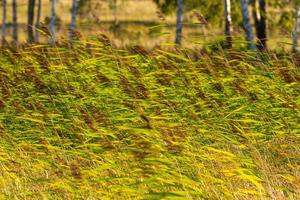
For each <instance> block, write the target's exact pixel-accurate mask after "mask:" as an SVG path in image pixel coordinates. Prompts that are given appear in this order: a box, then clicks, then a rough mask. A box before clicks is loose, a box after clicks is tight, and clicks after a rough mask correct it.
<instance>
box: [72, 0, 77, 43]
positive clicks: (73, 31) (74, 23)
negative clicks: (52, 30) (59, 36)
mask: <svg viewBox="0 0 300 200" xmlns="http://www.w3.org/2000/svg"><path fill="white" fill-rule="evenodd" d="M76 17H77V0H73V3H72V16H71V24H70V40H73V39H74V33H75V29H76Z"/></svg>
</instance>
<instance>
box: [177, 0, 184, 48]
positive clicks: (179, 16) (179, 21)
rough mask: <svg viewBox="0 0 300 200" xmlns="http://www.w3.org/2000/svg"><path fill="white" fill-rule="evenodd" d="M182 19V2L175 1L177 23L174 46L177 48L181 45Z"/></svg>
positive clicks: (179, 0)
mask: <svg viewBox="0 0 300 200" xmlns="http://www.w3.org/2000/svg"><path fill="white" fill-rule="evenodd" d="M182 17H183V0H177V22H176V39H175V44H176V45H178V46H180V45H181V36H182Z"/></svg>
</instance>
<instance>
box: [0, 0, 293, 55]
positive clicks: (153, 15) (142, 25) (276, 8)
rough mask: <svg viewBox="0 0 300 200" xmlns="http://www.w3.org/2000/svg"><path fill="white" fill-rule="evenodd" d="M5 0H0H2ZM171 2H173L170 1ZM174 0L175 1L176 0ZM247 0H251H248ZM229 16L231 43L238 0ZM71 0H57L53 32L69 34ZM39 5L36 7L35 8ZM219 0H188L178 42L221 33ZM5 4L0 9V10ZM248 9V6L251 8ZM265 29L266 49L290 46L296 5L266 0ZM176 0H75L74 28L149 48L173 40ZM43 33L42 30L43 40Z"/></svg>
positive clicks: (214, 39) (23, 5) (237, 36)
mask: <svg viewBox="0 0 300 200" xmlns="http://www.w3.org/2000/svg"><path fill="white" fill-rule="evenodd" d="M2 2H3V0H2V1H1V3H2ZM41 2H42V6H41V7H42V11H41V22H42V23H44V24H45V25H48V24H49V23H50V15H51V1H50V0H43V1H41ZM170 2H171V3H170ZM174 2H175V1H174ZM250 3H251V2H250ZM17 4H18V5H17V6H18V12H17V15H18V24H19V41H20V42H26V40H27V33H26V31H27V12H28V0H17ZM231 4H232V21H233V33H232V34H233V38H234V41H236V42H235V43H234V44H236V45H239V44H240V42H239V41H242V40H244V33H243V28H242V16H241V11H240V10H241V8H240V0H233V1H232V2H231ZM71 7H72V1H71V0H57V1H56V14H57V15H56V22H55V24H56V37H57V38H67V37H68V32H69V24H70V21H71V14H70V13H71ZM35 9H37V8H35ZM223 10H224V8H223V1H222V0H213V1H212V0H199V1H195V0H186V1H185V7H184V17H183V33H182V34H183V35H182V44H183V46H185V47H190V46H193V47H194V46H195V47H198V46H199V47H201V46H203V45H206V44H208V43H209V44H213V43H218V42H220V41H222V40H223V39H224V36H223V35H224V34H223V32H224V31H223V29H224V28H223V27H224V20H222V19H223V15H224V14H223V13H224V12H223ZM11 11H12V0H7V17H6V18H7V19H6V23H7V36H6V40H7V41H12V19H13V17H12V12H11ZM2 14H3V9H1V10H0V16H2ZM250 14H253V13H252V10H251V8H250ZM267 18H268V35H269V48H270V49H274V48H276V49H279V48H280V49H286V48H289V49H290V48H291V47H290V46H291V45H290V44H291V33H292V31H293V26H294V6H293V4H292V1H290V0H272V1H269V2H268V14H267ZM175 28H176V4H175V3H172V1H171V0H163V1H159V0H79V2H78V17H77V29H76V30H77V31H78V32H79V33H80V35H81V36H82V37H83V38H86V39H88V38H93V37H95V36H96V35H98V34H100V33H101V34H105V35H107V36H108V37H109V38H110V39H111V40H112V41H113V43H114V44H115V45H116V46H117V47H126V46H132V45H141V46H144V47H145V48H149V49H151V48H153V47H155V46H157V45H164V44H165V45H168V44H171V43H174V39H175ZM46 39H47V37H45V36H41V40H46Z"/></svg>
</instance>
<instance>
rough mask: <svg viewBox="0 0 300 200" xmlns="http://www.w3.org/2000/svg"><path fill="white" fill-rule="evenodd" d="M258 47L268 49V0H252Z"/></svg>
mask: <svg viewBox="0 0 300 200" xmlns="http://www.w3.org/2000/svg"><path fill="white" fill-rule="evenodd" d="M252 6H253V17H254V22H255V29H256V36H257V38H258V45H257V47H258V49H259V50H265V49H267V40H268V36H267V3H266V0H252Z"/></svg>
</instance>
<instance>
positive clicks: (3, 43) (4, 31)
mask: <svg viewBox="0 0 300 200" xmlns="http://www.w3.org/2000/svg"><path fill="white" fill-rule="evenodd" d="M6 6H7V2H6V0H2V40H1V44H2V46H4V45H5V42H6V40H5V38H6Z"/></svg>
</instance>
